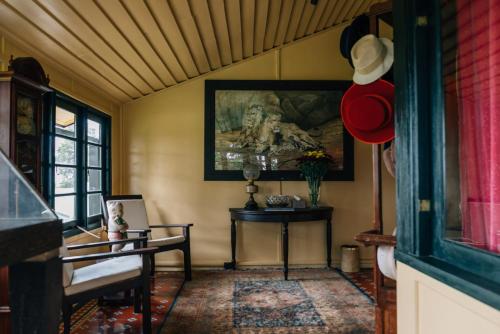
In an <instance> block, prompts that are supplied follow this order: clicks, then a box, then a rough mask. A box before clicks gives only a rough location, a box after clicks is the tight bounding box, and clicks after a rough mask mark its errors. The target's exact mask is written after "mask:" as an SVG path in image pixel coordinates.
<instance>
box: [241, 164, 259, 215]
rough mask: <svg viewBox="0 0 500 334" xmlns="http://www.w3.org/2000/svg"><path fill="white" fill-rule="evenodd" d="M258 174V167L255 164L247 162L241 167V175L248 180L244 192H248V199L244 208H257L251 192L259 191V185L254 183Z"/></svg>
mask: <svg viewBox="0 0 500 334" xmlns="http://www.w3.org/2000/svg"><path fill="white" fill-rule="evenodd" d="M259 176H260V169H259V166H257V165H256V164H248V165H245V167H243V177H244V178H245V179H247V180H248V184H247V186H246V192H247V193H248V194H250V197H249V198H248V201H247V202H246V203H245V210H257V209H258V208H259V205H258V204H257V202H255V199H254V198H253V194H256V193H257V192H259V187H258V186H257V185H255V184H254V181H255V180H257V179H258V178H259Z"/></svg>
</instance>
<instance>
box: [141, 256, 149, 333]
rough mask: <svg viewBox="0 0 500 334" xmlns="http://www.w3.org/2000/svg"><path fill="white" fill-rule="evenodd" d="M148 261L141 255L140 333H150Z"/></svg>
mask: <svg viewBox="0 0 500 334" xmlns="http://www.w3.org/2000/svg"><path fill="white" fill-rule="evenodd" d="M149 264H150V261H148V259H146V258H145V257H143V261H142V270H143V273H142V333H143V334H151V287H150V282H151V279H150V277H149V272H150V268H149Z"/></svg>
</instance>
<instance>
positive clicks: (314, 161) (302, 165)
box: [297, 150, 333, 208]
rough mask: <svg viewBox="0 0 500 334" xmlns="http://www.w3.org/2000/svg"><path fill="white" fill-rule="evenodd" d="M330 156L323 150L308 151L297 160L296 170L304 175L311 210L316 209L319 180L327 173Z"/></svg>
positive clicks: (330, 160)
mask: <svg viewBox="0 0 500 334" xmlns="http://www.w3.org/2000/svg"><path fill="white" fill-rule="evenodd" d="M332 161H333V159H332V156H331V155H329V154H328V153H326V152H325V151H323V150H308V151H305V152H304V154H303V155H302V156H301V157H299V158H297V168H298V169H299V170H300V172H301V173H302V175H304V177H305V179H306V181H307V185H308V186H309V200H310V201H311V206H312V207H313V208H317V207H318V199H319V187H320V184H321V180H322V179H323V177H324V176H325V175H326V173H327V172H328V164H330V163H331V162H332Z"/></svg>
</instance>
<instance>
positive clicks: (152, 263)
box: [150, 253, 156, 276]
mask: <svg viewBox="0 0 500 334" xmlns="http://www.w3.org/2000/svg"><path fill="white" fill-rule="evenodd" d="M155 271H156V265H155V255H154V253H153V254H151V272H150V275H151V276H154V275H155Z"/></svg>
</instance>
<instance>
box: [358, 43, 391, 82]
mask: <svg viewBox="0 0 500 334" xmlns="http://www.w3.org/2000/svg"><path fill="white" fill-rule="evenodd" d="M351 58H352V63H353V65H354V75H353V78H352V80H353V81H354V82H355V83H357V84H359V85H366V84H369V83H372V82H374V81H375V80H378V79H380V78H381V77H382V76H383V75H384V74H385V73H387V72H388V71H389V70H390V69H391V66H392V63H393V62H394V46H393V44H392V41H390V40H389V39H387V38H378V37H376V36H375V35H371V34H370V35H366V36H363V37H362V38H361V39H360V40H358V41H357V42H356V44H354V46H353V47H352V49H351Z"/></svg>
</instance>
